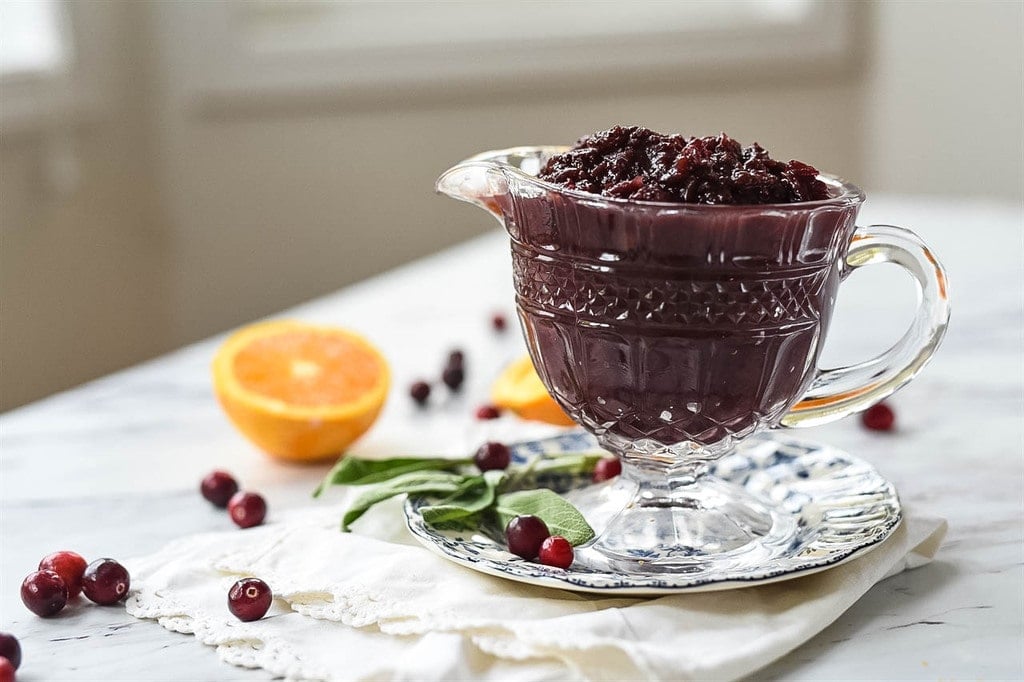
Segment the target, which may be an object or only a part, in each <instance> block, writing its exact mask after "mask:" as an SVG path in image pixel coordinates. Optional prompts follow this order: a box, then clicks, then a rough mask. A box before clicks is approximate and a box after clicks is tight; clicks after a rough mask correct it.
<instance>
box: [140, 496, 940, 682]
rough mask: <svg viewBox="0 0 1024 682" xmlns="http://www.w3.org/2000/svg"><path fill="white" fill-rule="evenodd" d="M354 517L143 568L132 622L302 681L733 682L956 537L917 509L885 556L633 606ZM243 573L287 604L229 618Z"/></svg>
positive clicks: (325, 517)
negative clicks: (346, 525)
mask: <svg viewBox="0 0 1024 682" xmlns="http://www.w3.org/2000/svg"><path fill="white" fill-rule="evenodd" d="M343 508H344V505H334V504H331V505H329V506H328V505H320V506H314V507H311V508H309V509H304V510H293V511H292V512H290V513H287V514H285V515H282V516H281V517H280V518H279V520H278V521H277V522H275V523H273V524H269V525H267V526H263V527H259V528H254V529H250V530H246V531H230V532H219V533H208V534H203V535H196V536H192V537H187V538H183V539H181V540H179V541H176V542H174V543H172V544H170V545H168V546H167V547H165V548H164V549H162V550H161V551H159V552H157V553H156V554H152V555H150V556H147V557H142V558H139V559H136V560H134V561H132V562H130V563H129V569H130V570H131V574H132V587H133V592H132V594H131V596H130V597H129V599H128V612H129V613H130V614H132V615H133V616H136V617H138V618H152V619H157V620H158V621H159V622H160V624H161V625H163V626H164V627H166V628H167V629H169V630H174V631H176V632H184V633H191V634H194V635H195V636H196V637H197V638H198V639H199V640H200V641H201V642H203V643H204V644H208V645H211V646H216V647H217V653H218V654H219V655H220V657H221V658H222V659H223V660H225V661H227V662H228V663H232V664H234V665H239V666H245V667H251V668H264V669H266V670H267V671H269V672H271V673H273V674H274V675H278V676H284V677H286V678H288V679H311V680H384V679H400V680H409V679H415V680H442V679H455V678H458V679H487V680H502V679H509V680H512V679H514V680H547V679H567V678H568V679H593V680H621V679H672V680H679V679H702V680H704V679H735V678H738V677H741V676H743V675H746V674H749V673H751V672H753V671H755V670H757V669H758V668H760V667H762V666H765V665H767V664H768V663H770V662H771V661H773V660H775V659H776V658H778V657H780V656H782V655H783V654H785V653H786V652H788V651H790V650H791V649H793V648H795V647H796V646H798V645H799V644H801V643H802V642H804V641H806V640H807V639H809V638H810V637H812V636H813V635H814V634H816V633H817V632H819V631H820V630H822V629H823V628H824V627H825V626H827V625H828V624H829V623H831V622H832V621H833V620H835V619H836V618H837V617H838V616H839V615H840V614H841V613H842V612H843V611H845V610H846V609H847V608H848V607H849V606H850V605H851V604H853V603H854V602H855V601H856V600H857V599H858V598H859V597H860V596H861V595H863V594H864V593H865V592H866V591H867V590H868V589H869V588H870V587H871V586H872V585H873V584H875V583H876V582H878V581H879V580H881V579H883V578H885V577H887V576H889V575H892V574H895V573H898V572H900V571H902V570H904V569H907V568H914V567H916V566H919V565H921V564H924V563H927V562H928V561H929V560H930V559H931V558H932V556H933V555H934V553H935V551H936V549H937V548H938V545H939V542H940V541H941V539H942V537H943V535H944V534H945V529H946V524H945V522H944V521H942V520H938V519H926V518H916V517H915V516H914V515H913V514H912V513H907V517H906V519H905V521H904V523H903V525H902V526H901V527H900V528H899V529H898V530H897V531H896V532H895V533H894V534H893V536H892V537H891V538H889V539H888V540H887V541H886V542H885V543H883V544H882V546H880V547H879V548H878V549H876V550H875V551H873V552H871V553H869V554H868V555H867V556H865V557H862V558H860V559H857V560H855V561H852V562H850V563H847V564H843V565H841V566H838V567H836V568H833V569H831V570H828V571H824V572H822V573H817V574H814V575H810V576H806V577H803V578H798V579H794V580H790V581H786V582H782V583H775V584H771V585H764V586H761V587H749V588H745V589H739V590H730V591H724V592H711V593H703V594H681V595H677V596H669V597H660V598H654V599H636V598H629V599H627V598H609V597H598V596H593V595H585V594H576V593H572V592H567V591H561V590H552V589H545V588H538V587H532V586H529V585H523V584H520V583H516V582H512V581H508V580H503V579H500V578H495V577H491V576H487V575H482V574H479V573H476V572H474V571H472V570H470V569H466V568H462V567H460V566H456V565H454V564H452V563H450V562H448V561H446V560H444V559H442V558H440V557H437V556H435V555H434V554H432V553H430V552H429V551H428V550H426V549H424V548H422V547H419V546H418V545H415V544H413V541H412V540H411V538H409V537H408V534H407V533H406V531H405V529H404V524H403V522H402V520H401V518H402V517H401V511H400V508H399V506H398V503H397V502H395V503H391V504H387V505H381V506H380V508H377V509H374V510H372V511H371V512H370V513H369V514H367V516H366V517H364V519H362V520H361V521H360V528H359V532H358V533H352V534H343V533H340V532H339V531H338V521H339V519H340V516H341V512H342V509H343ZM244 575H254V576H257V577H260V578H262V579H263V580H265V581H266V582H267V583H269V584H270V586H271V588H272V589H273V591H274V595H275V597H276V599H275V602H274V606H273V607H272V609H271V611H270V613H269V614H268V615H267V616H266V617H265V618H263V619H262V620H259V621H256V622H252V623H242V622H239V621H238V620H236V619H235V618H234V617H233V616H231V614H230V613H229V612H228V610H227V592H228V588H229V587H230V586H231V584H232V583H233V582H234V581H235V580H237V579H238V577H239V576H244Z"/></svg>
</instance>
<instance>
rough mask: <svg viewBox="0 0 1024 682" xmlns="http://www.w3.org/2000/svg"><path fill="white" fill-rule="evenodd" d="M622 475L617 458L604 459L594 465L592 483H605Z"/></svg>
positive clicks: (620, 464)
mask: <svg viewBox="0 0 1024 682" xmlns="http://www.w3.org/2000/svg"><path fill="white" fill-rule="evenodd" d="M621 473H622V462H620V461H619V458H618V457H605V458H604V459H599V460H597V464H596V465H594V473H593V475H592V476H591V478H593V480H594V483H600V482H601V481H607V480H609V479H611V478H615V477H616V476H618V475H619V474H621Z"/></svg>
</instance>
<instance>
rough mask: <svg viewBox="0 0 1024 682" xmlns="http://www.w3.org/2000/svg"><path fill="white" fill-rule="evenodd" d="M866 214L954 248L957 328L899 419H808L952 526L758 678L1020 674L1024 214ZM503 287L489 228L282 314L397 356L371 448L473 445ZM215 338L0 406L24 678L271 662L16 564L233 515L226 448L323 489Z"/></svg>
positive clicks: (953, 207) (265, 470) (855, 337)
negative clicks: (217, 363)
mask: <svg viewBox="0 0 1024 682" xmlns="http://www.w3.org/2000/svg"><path fill="white" fill-rule="evenodd" d="M439 200H440V199H439ZM466 210H473V209H470V208H467V209H466ZM860 222H861V223H862V224H866V223H869V222H887V223H894V224H903V225H906V226H908V227H912V228H914V229H916V230H917V231H918V232H919V233H920V234H921V235H922V236H924V238H925V239H926V240H927V241H928V242H929V243H930V244H931V245H932V246H933V247H934V249H935V250H936V251H937V252H938V253H939V254H940V256H941V257H942V259H943V261H944V262H945V264H946V266H947V268H948V270H949V274H950V280H951V292H952V301H953V310H954V314H953V321H952V325H951V329H950V333H949V335H948V337H947V339H946V342H945V344H944V345H943V347H942V348H941V349H940V351H939V353H938V355H937V357H936V358H935V360H934V362H933V363H932V364H931V365H930V366H929V367H928V368H927V369H926V370H925V372H924V373H923V374H922V376H921V377H919V378H918V379H917V380H916V381H915V382H914V383H913V384H912V385H911V386H909V387H908V388H907V389H905V390H904V391H903V392H901V393H900V394H898V395H897V396H896V397H895V398H894V400H893V401H892V404H893V405H894V407H895V408H896V410H897V413H898V419H899V428H898V431H897V432H896V433H894V434H886V435H880V434H874V433H869V432H867V431H865V430H863V429H862V428H861V427H860V426H859V424H858V423H857V421H856V420H854V419H849V420H846V421H844V422H840V423H838V424H833V425H829V426H826V427H820V428H816V429H811V430H806V431H804V432H803V433H801V434H800V435H802V436H805V437H809V438H815V439H819V440H825V441H828V442H830V443H832V444H834V445H836V446H838V447H841V448H844V449H847V450H849V451H850V452H853V453H856V454H857V455H859V456H861V457H864V458H866V459H868V460H870V461H872V462H874V463H875V465H876V466H877V467H878V468H879V469H880V470H881V471H882V473H883V474H885V475H886V476H888V477H889V478H890V479H891V480H893V481H894V482H895V483H896V485H897V487H898V489H899V490H900V493H901V496H902V497H903V499H904V500H905V501H907V502H909V503H911V504H913V505H914V506H915V508H916V509H919V510H920V511H921V512H923V513H928V514H934V515H941V516H944V517H945V518H947V519H948V520H949V525H950V531H949V534H948V536H947V539H946V541H945V543H944V545H943V547H942V549H941V551H940V553H939V555H938V558H937V560H936V561H935V562H934V563H932V564H931V565H929V566H926V567H924V568H921V569H918V570H916V571H912V572H908V573H904V574H902V575H899V576H896V577H895V578H891V579H889V580H887V581H884V582H883V583H881V584H879V585H877V586H876V587H875V588H874V589H872V590H871V591H870V592H869V593H868V594H867V595H866V596H865V597H864V598H863V599H862V600H861V601H860V602H858V603H857V604H856V605H855V606H854V607H853V608H852V609H850V610H849V611H848V612H846V613H845V614H842V615H841V616H840V617H839V618H838V619H837V620H836V622H835V623H834V624H833V625H832V626H830V627H829V628H827V629H826V630H825V631H823V632H822V633H821V634H820V635H818V636H817V637H815V638H814V639H812V640H811V641H810V642H808V643H807V644H805V645H804V646H802V647H800V648H798V649H797V650H795V651H793V652H792V653H791V654H789V655H788V656H786V657H785V658H783V659H781V660H780V661H778V662H776V663H775V664H773V665H771V666H770V667H768V668H766V669H765V670H763V671H762V672H761V673H760V674H758V675H757V677H758V678H759V679H760V678H773V679H805V680H821V679H897V678H898V679H905V678H909V679H1021V678H1022V677H1024V652H1022V641H1024V587H1022V586H1024V580H1022V577H1024V575H1022V574H1024V497H1022V495H1024V492H1022V491H1024V426H1022V425H1024V393H1022V391H1024V354H1022V349H1024V347H1022V340H1024V293H1022V285H1021V282H1022V275H1024V268H1022V263H1024V248H1022V234H1024V213H1022V211H1021V209H1020V208H1019V207H1011V206H999V205H992V204H985V203H971V202H962V201H961V202H956V201H937V200H921V199H919V200H910V199H895V198H892V199H887V200H880V199H874V200H871V201H869V202H868V204H867V206H866V207H865V210H864V213H863V214H862V220H861V221H860ZM510 290H511V284H510V272H509V264H508V256H507V252H506V248H505V244H504V238H503V237H502V235H501V234H499V232H498V230H497V228H496V227H495V229H494V231H493V232H491V233H489V234H487V235H485V236H483V237H481V238H480V239H478V240H475V241H474V242H471V243H469V244H467V245H465V246H462V247H459V248H457V249H453V250H450V251H447V252H445V253H443V254H440V255H438V256H436V257H433V258H431V259H428V260H426V261H422V262H419V263H416V264H414V265H412V266H409V267H406V268H403V269H401V270H398V271H395V272H392V273H389V274H387V275H384V276H382V277H379V278H377V279H375V280H371V281H369V282H366V283H364V284H361V285H359V286H356V287H352V288H349V289H347V290H344V291H342V292H339V293H337V294H334V295H332V296H328V297H325V298H323V299H320V300H318V301H315V302H313V303H310V304H308V305H306V306H302V307H300V308H298V309H296V310H294V311H290V313H289V314H293V315H294V316H296V317H301V318H303V319H307V320H312V321H321V322H328V323H334V324H340V325H345V326H350V327H353V328H355V329H358V330H360V331H362V332H363V333H365V334H366V335H368V336H369V337H371V338H372V339H373V340H374V341H376V342H377V343H378V344H379V345H380V346H381V348H382V349H383V350H384V352H385V354H386V355H387V356H388V358H389V360H390V361H391V364H392V367H393V371H394V379H395V385H394V388H393V391H392V396H391V400H390V402H389V404H388V406H387V408H386V410H385V413H384V416H383V418H382V419H381V421H380V422H378V424H377V425H376V426H375V427H374V429H373V431H372V432H371V434H370V435H369V436H368V437H367V438H365V439H364V440H363V441H362V442H361V443H360V444H359V446H358V448H357V451H362V452H386V453H412V452H430V451H436V450H439V449H444V450H466V449H468V448H469V447H470V446H472V445H473V444H475V443H476V442H477V441H478V440H479V438H480V436H481V426H480V425H479V424H477V423H475V422H474V420H473V418H472V410H473V407H475V405H476V404H478V403H479V402H482V401H483V400H484V399H485V396H486V389H487V386H488V385H489V383H490V381H491V380H492V379H493V377H494V374H495V373H496V372H497V370H498V368H499V367H500V366H501V365H502V364H503V363H504V362H505V361H507V360H509V359H510V358H512V357H515V356H517V355H518V354H519V353H520V352H522V344H521V341H520V340H519V338H518V336H517V335H516V334H515V333H510V334H506V335H504V336H496V335H495V334H494V333H493V332H492V331H491V329H490V326H489V317H490V313H491V312H492V311H495V310H502V311H504V312H506V313H511V300H510V299H511V294H510ZM210 295H216V292H211V293H210ZM912 305H913V296H912V293H911V286H910V284H909V283H908V282H907V281H905V279H904V277H903V276H902V275H900V274H899V273H898V272H896V271H895V270H894V269H893V268H872V269H870V270H868V271H866V272H864V273H858V274H857V275H855V276H854V277H852V278H851V279H850V280H849V281H848V282H847V284H846V285H844V289H843V293H842V295H841V296H840V300H839V311H838V313H837V319H836V321H835V323H834V326H833V330H832V333H831V334H830V337H829V343H828V348H827V351H826V358H825V359H826V360H833V361H835V362H845V361H851V360H854V361H855V360H857V359H858V358H863V357H865V356H867V355H868V354H869V353H874V352H877V351H880V350H882V349H883V348H884V347H885V346H886V345H887V344H888V343H889V342H891V341H893V340H894V339H895V338H896V337H897V336H898V335H899V333H900V331H901V330H902V326H901V325H902V324H903V323H904V322H905V321H906V319H907V318H908V316H909V310H910V309H911V308H912ZM216 342H217V339H213V340H210V341H207V342H204V343H201V344H198V345H196V346H192V347H189V348H186V349H184V350H182V351H179V352H177V353H174V354H172V355H169V356H167V357H164V358H161V359H159V360H156V361H154V362H151V363H148V364H146V365H143V366H140V367H138V368H135V369H132V370H129V371H126V372H121V373H118V374H115V375H112V376H110V377H107V378H105V379H102V380H100V381H97V382H94V383H92V384H89V385H87V386H83V387H81V388H79V389H76V390H74V391H70V392H68V393H64V394H61V395H57V396H54V397H52V398H50V399H48V400H45V401H42V402H40V403H37V404H34V405H31V406H29V407H26V408H22V409H20V410H16V411H13V412H10V413H7V414H6V415H3V416H2V417H0V630H5V631H11V632H14V633H15V634H17V635H18V637H19V638H20V639H21V642H22V646H23V650H24V663H23V665H22V669H21V670H20V671H19V677H18V679H19V680H21V681H22V682H29V681H33V680H39V681H41V680H95V679H105V680H194V679H204V680H205V679H238V680H257V679H266V678H267V675H266V674H265V673H261V672H259V671H246V670H241V669H237V668H233V667H230V666H227V665H225V664H222V663H220V662H219V661H218V660H217V658H216V656H215V654H214V653H213V651H212V650H211V649H208V648H207V647H204V646H202V645H200V644H198V643H197V642H195V641H194V640H193V639H192V638H191V637H188V636H184V635H178V634H174V633H170V632H168V631H166V630H164V629H163V628H161V627H160V626H159V625H157V624H155V623H151V622H144V621H136V620H134V619H132V618H130V617H128V616H127V615H126V614H125V613H124V610H123V608H120V607H95V606H84V605H80V606H77V607H75V608H71V609H68V610H66V611H65V612H64V613H63V614H62V615H61V616H60V617H58V618H56V619H52V620H42V619H39V618H36V617H35V616H33V615H32V614H31V613H29V612H28V611H27V610H26V609H25V608H24V607H23V606H22V604H21V602H20V599H19V597H18V585H19V583H20V581H21V578H22V577H23V576H24V575H25V574H27V573H28V572H29V571H31V570H33V569H34V567H35V564H36V562H37V561H38V560H39V558H40V557H41V556H43V555H44V554H46V553H49V552H51V551H54V550H56V549H75V550H76V551H79V552H80V553H82V554H84V555H86V556H88V557H99V556H113V557H128V556H131V555H135V554H140V553H145V552H149V551H152V550H155V549H157V548H158V547H160V546H161V545H163V544H164V543H165V542H167V541H169V540H171V539H173V538H176V537H178V536H180V535H183V534H187V533H192V532H198V531H203V530H210V529H222V528H227V527H228V524H229V523H230V522H229V521H228V519H227V517H226V516H225V515H224V514H223V513H220V512H217V511H215V510H213V509H212V508H211V507H210V506H209V505H207V504H206V503H205V502H204V501H203V500H202V499H201V498H200V497H199V495H198V492H197V485H198V481H199V479H200V478H201V477H202V475H204V474H205V473H206V472H207V471H209V470H210V469H212V468H214V467H220V468H226V469H229V470H231V471H233V472H234V473H235V474H236V475H237V476H238V477H239V479H240V480H241V481H242V482H243V483H244V485H245V486H246V487H249V488H252V489H256V490H260V491H261V492H263V493H264V494H265V495H266V497H267V498H268V500H269V502H270V505H271V516H272V515H273V512H274V510H277V509H284V508H287V507H292V506H297V505H303V504H308V503H309V497H308V496H309V492H310V490H311V489H312V488H313V486H314V485H315V483H316V482H317V481H318V480H319V478H320V477H321V475H322V474H323V472H324V471H325V469H326V467H324V466H315V467H288V466H283V465H279V464H275V463H272V462H270V461H269V460H267V459H265V458H264V457H262V456H261V455H259V454H258V453H257V452H255V451H254V450H253V448H252V447H251V446H250V445H249V444H248V443H247V442H246V441H244V440H243V439H242V438H241V437H240V436H238V435H237V434H236V433H235V432H234V430H233V429H232V427H231V426H230V425H229V424H228V422H227V421H226V419H225V418H224V417H223V416H222V415H221V413H220V411H219V409H218V407H217V406H216V403H215V401H214V399H213V395H212V393H211V388H210V380H209V372H208V366H209V362H210V359H211V357H212V354H213V350H214V348H215V345H216ZM455 346H459V347H462V348H464V349H465V350H466V351H467V355H468V359H469V382H468V385H467V390H466V392H465V394H464V395H463V396H462V397H460V398H456V399H449V400H443V401H440V404H436V403H435V407H434V408H432V409H431V410H429V411H427V412H425V413H420V412H418V411H417V410H415V409H413V408H412V406H411V405H410V403H409V401H408V399H407V398H406V396H405V395H404V392H405V388H406V386H407V385H408V383H409V382H410V381H412V380H413V379H415V378H418V377H420V376H421V375H424V374H426V375H430V374H434V373H436V372H437V370H438V369H439V368H440V365H441V364H442V362H443V358H444V356H445V354H446V352H447V350H448V349H449V348H452V347H455ZM353 654H354V655H357V654H358V652H353Z"/></svg>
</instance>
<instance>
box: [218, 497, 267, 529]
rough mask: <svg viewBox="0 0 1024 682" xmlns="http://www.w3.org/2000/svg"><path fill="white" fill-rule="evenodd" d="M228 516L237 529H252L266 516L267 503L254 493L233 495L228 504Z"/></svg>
mask: <svg viewBox="0 0 1024 682" xmlns="http://www.w3.org/2000/svg"><path fill="white" fill-rule="evenodd" d="M228 514H229V515H230V516H231V520H232V521H234V522H235V525H236V526H238V527H239V528H252V527H253V526H258V525H260V524H261V523H263V519H265V518H266V516H267V501H266V500H264V499H263V496H262V495H258V494H256V493H246V492H240V493H235V495H234V497H232V498H231V501H230V502H228Z"/></svg>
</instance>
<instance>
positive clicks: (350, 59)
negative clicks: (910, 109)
mask: <svg viewBox="0 0 1024 682" xmlns="http://www.w3.org/2000/svg"><path fill="white" fill-rule="evenodd" d="M855 5H856V3H839V2H825V1H820V0H761V1H758V2H754V1H741V0H717V1H716V0H689V1H687V2H667V1H664V0H632V1H631V2H582V1H579V2H566V1H564V0H563V1H557V0H549V1H547V2H539V1H527V0H477V1H476V2H370V1H365V0H364V1H352V2H326V1H316V0H254V1H250V2H233V1H229V2H198V3H192V2H189V3H185V2H181V3H159V7H160V9H161V11H162V12H164V13H165V14H164V17H163V18H164V26H165V28H166V27H171V28H170V30H171V31H172V33H173V34H174V35H173V37H172V40H173V44H175V45H178V46H181V47H182V50H183V51H185V52H187V55H188V56H187V58H186V60H187V63H185V64H182V65H181V66H182V67H183V70H184V73H185V83H184V85H185V89H186V91H189V92H190V94H191V95H193V96H194V97H195V99H197V100H199V102H200V103H204V102H209V101H211V100H212V101H214V102H216V101H217V100H219V99H225V98H226V99H228V100H231V99H232V98H234V97H243V98H250V99H254V100H256V101H257V102H265V101H268V100H272V99H273V96H274V95H275V94H281V95H291V94H295V93H313V94H320V93H329V94H330V95H332V96H340V97H345V96H347V95H348V94H351V93H356V92H359V91H361V90H363V91H370V92H373V93H380V92H385V91H386V92H389V93H394V92H401V91H403V90H406V89H430V88H445V87H450V86H460V87H474V86H479V85H495V84H497V85H500V84H502V83H513V84H515V85H517V86H523V85H527V86H529V85H530V84H544V83H545V82H546V81H550V80H551V79H552V78H558V79H562V81H563V82H564V80H565V79H566V77H570V78H572V79H574V80H576V81H579V82H585V83H586V84H588V85H591V86H592V85H593V84H595V83H600V82H602V79H606V78H607V77H608V75H614V76H620V77H621V76H622V75H624V74H625V75H628V74H637V75H639V76H640V77H649V76H650V75H651V74H652V73H653V74H656V75H658V74H660V75H661V76H665V75H668V76H669V78H671V79H672V80H673V82H676V81H678V82H680V83H682V82H685V81H686V79H687V78H691V77H694V76H696V77H698V78H703V79H706V78H707V74H708V73H712V74H714V75H716V76H723V77H726V78H728V77H734V76H736V75H738V74H742V73H743V72H744V70H749V69H750V68H754V67H760V68H763V66H764V64H765V63H769V64H776V63H777V64H782V65H785V66H787V67H790V66H793V65H794V63H796V64H797V65H808V66H811V67H813V68H815V69H817V70H819V71H820V70H821V69H828V68H845V66H846V65H847V64H848V63H849V60H850V58H851V55H852V53H853V46H854V42H855V41H854V36H853V32H854V24H855V23H856V22H855V21H854V20H853V15H854V14H855V12H856V11H857V8H856V6H855ZM619 82H621V78H620V80H619Z"/></svg>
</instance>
